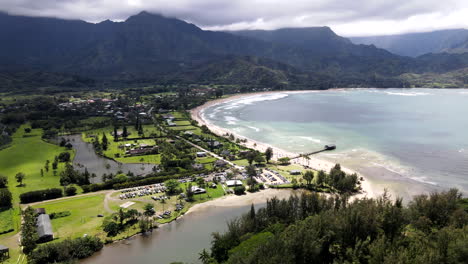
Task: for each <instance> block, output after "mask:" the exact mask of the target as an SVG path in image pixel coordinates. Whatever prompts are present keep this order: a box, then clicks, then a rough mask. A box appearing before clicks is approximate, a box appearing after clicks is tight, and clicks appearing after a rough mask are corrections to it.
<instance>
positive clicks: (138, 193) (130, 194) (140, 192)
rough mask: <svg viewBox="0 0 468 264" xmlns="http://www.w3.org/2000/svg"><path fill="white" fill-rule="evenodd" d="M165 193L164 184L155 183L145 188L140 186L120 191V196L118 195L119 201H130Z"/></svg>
mask: <svg viewBox="0 0 468 264" xmlns="http://www.w3.org/2000/svg"><path fill="white" fill-rule="evenodd" d="M165 191H166V187H165V186H164V183H156V184H152V185H147V186H140V187H135V188H130V189H125V190H122V191H121V193H122V194H121V195H119V198H120V200H124V199H130V198H135V197H142V196H146V195H152V194H156V193H163V192H165Z"/></svg>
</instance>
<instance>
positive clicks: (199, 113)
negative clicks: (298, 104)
mask: <svg viewBox="0 0 468 264" xmlns="http://www.w3.org/2000/svg"><path fill="white" fill-rule="evenodd" d="M314 92H319V91H317V90H304V91H268V92H256V93H245V94H236V95H232V96H229V97H226V98H221V99H216V100H212V101H209V102H207V103H205V104H203V105H201V106H198V107H196V108H194V109H191V110H190V114H191V116H192V119H193V120H196V121H197V122H198V124H199V125H205V126H207V127H208V128H209V129H210V130H211V132H213V133H214V134H216V135H218V136H224V135H225V134H233V135H234V136H235V137H236V138H240V139H246V140H247V142H246V143H241V145H243V146H245V147H247V148H251V149H255V150H258V151H260V152H265V150H266V149H267V148H272V149H273V158H272V160H277V159H278V158H282V157H295V156H298V154H300V153H293V152H289V151H285V150H283V149H280V148H278V147H275V146H271V145H269V144H267V143H264V142H259V141H255V140H253V139H250V138H247V137H245V136H242V135H238V134H236V133H233V132H231V131H229V130H228V129H225V128H221V127H219V126H216V125H214V124H212V123H210V122H208V121H207V120H206V119H205V118H204V115H203V114H204V110H205V109H206V108H208V107H212V106H215V105H219V104H221V103H225V102H229V101H233V100H237V99H240V98H243V97H249V96H255V95H263V94H273V93H280V94H281V93H286V94H292V93H314ZM293 163H294V164H299V165H302V166H308V167H310V168H312V169H314V170H324V171H329V170H330V169H331V168H333V166H335V163H333V162H330V161H326V160H322V159H318V158H315V157H312V156H309V159H307V160H306V159H305V158H297V159H295V160H294V161H293ZM342 169H343V171H345V172H346V173H350V174H352V173H356V174H358V175H359V176H360V177H362V178H363V179H364V180H363V181H362V182H361V188H362V192H361V193H360V194H357V195H355V196H354V197H356V198H358V197H368V198H375V197H377V196H379V195H380V194H379V193H376V192H375V190H373V188H372V187H371V185H370V183H369V181H368V180H367V179H366V177H365V176H363V175H361V174H359V173H357V172H356V171H353V170H351V169H349V168H344V167H342Z"/></svg>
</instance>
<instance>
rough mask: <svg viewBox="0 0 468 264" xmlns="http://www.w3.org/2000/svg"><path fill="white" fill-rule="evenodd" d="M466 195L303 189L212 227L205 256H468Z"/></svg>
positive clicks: (404, 259)
mask: <svg viewBox="0 0 468 264" xmlns="http://www.w3.org/2000/svg"><path fill="white" fill-rule="evenodd" d="M467 203H468V201H467V200H466V199H462V197H461V194H460V192H459V191H457V190H455V189H452V190H449V191H446V192H441V193H432V194H430V195H426V194H423V195H419V196H416V197H414V199H413V200H412V201H411V202H409V204H408V205H407V206H404V205H403V202H402V200H401V199H398V198H397V199H395V200H393V199H390V197H389V196H388V195H386V194H384V195H382V196H381V197H379V198H377V199H368V198H363V199H356V200H353V201H347V198H346V197H338V196H336V197H326V196H320V195H318V194H316V193H308V194H306V193H303V194H302V195H301V196H299V197H298V196H292V197H290V198H289V199H288V200H279V199H276V198H274V199H271V200H269V201H268V202H267V204H266V207H265V208H261V209H259V210H255V208H254V206H253V205H252V208H251V210H250V212H249V213H247V214H245V215H244V216H242V217H240V218H238V219H236V220H234V221H232V222H230V223H228V231H227V232H226V233H224V234H220V233H214V234H213V240H212V247H211V254H209V253H208V252H207V251H206V250H204V251H203V252H202V253H200V259H201V260H202V262H203V263H231V264H238V263H239V264H240V263H242V264H247V263H291V264H292V263H424V264H427V263H466V260H467V259H468V226H467V224H468V213H467V212H468V206H467V205H468V204H467Z"/></svg>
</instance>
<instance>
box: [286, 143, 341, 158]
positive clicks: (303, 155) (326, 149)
mask: <svg viewBox="0 0 468 264" xmlns="http://www.w3.org/2000/svg"><path fill="white" fill-rule="evenodd" d="M334 149H336V145H325V147H324V148H323V149H321V150H318V151H314V152H309V153H304V154H300V155H299V156H296V157H293V158H291V159H292V160H293V159H298V158H303V157H304V158H305V157H308V156H311V155H315V154H318V153H320V152H324V151H330V150H334Z"/></svg>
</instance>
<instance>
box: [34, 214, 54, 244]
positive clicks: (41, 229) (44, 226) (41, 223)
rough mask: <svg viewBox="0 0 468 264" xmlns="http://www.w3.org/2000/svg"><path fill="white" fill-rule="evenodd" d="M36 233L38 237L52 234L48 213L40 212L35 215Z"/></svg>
mask: <svg viewBox="0 0 468 264" xmlns="http://www.w3.org/2000/svg"><path fill="white" fill-rule="evenodd" d="M37 234H38V235H39V238H41V237H44V236H53V235H54V232H53V231H52V224H51V223H50V217H49V215H48V214H41V215H39V216H38V217H37Z"/></svg>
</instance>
